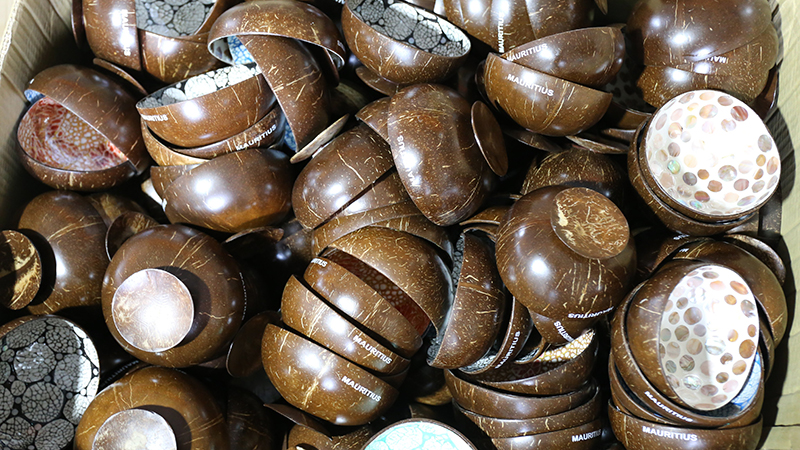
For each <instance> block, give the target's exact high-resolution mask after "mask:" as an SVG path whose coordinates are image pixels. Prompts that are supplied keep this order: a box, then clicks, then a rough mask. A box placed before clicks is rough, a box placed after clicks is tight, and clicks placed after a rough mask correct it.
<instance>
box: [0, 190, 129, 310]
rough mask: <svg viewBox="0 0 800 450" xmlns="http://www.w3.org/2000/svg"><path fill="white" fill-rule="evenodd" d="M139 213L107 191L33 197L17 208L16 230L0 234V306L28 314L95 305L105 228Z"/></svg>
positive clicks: (103, 257)
mask: <svg viewBox="0 0 800 450" xmlns="http://www.w3.org/2000/svg"><path fill="white" fill-rule="evenodd" d="M142 212H143V210H142V209H141V207H139V206H138V205H136V204H135V203H134V202H132V201H130V200H127V199H122V198H121V197H117V196H114V195H111V194H108V193H102V194H92V195H90V196H82V195H80V194H78V193H76V192H70V191H49V192H45V193H44V194H40V195H38V196H36V197H34V198H33V199H32V200H31V201H30V202H28V203H27V204H26V205H25V206H24V208H23V209H22V212H21V214H20V216H19V219H18V221H17V224H16V228H17V229H16V230H6V231H3V232H2V233H0V235H2V240H3V245H2V247H0V248H2V251H0V253H1V255H0V263H2V264H3V268H4V271H5V273H6V274H5V275H4V276H3V277H0V285H2V291H0V303H2V304H3V305H4V306H6V307H8V308H11V309H17V310H18V309H22V308H24V307H28V309H29V311H30V312H31V313H33V314H52V313H55V312H57V311H60V310H62V309H67V308H73V307H80V306H95V305H98V304H99V303H100V291H101V287H102V278H103V273H105V270H106V267H107V266H108V261H109V258H108V256H107V253H106V241H107V233H108V227H109V226H110V225H111V224H112V223H113V222H114V221H115V220H116V219H117V218H118V217H119V216H122V215H125V214H127V213H136V214H139V213H142ZM64 230H70V232H69V233H64Z"/></svg>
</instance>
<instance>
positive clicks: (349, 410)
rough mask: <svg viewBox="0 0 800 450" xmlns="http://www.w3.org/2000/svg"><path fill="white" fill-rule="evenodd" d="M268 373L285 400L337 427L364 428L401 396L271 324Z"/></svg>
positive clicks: (265, 356) (265, 351)
mask: <svg viewBox="0 0 800 450" xmlns="http://www.w3.org/2000/svg"><path fill="white" fill-rule="evenodd" d="M262 359H263V362H264V369H265V370H266V371H267V375H269V378H270V381H272V383H273V385H275V388H276V389H277V390H278V392H279V393H280V394H281V395H282V396H283V398H284V399H286V401H287V402H289V403H290V404H292V405H294V406H296V407H297V408H300V409H302V410H303V411H306V412H307V413H309V414H312V415H314V416H316V417H319V418H321V419H324V420H327V421H329V422H331V423H334V424H337V425H350V426H352V425H363V424H365V423H367V422H370V421H372V420H374V419H376V418H377V417H378V416H379V415H380V414H381V413H383V412H384V411H385V410H386V409H387V408H388V407H389V406H391V404H392V403H394V400H395V399H396V398H397V394H398V392H397V390H396V389H395V388H394V387H392V386H391V385H390V384H389V383H387V382H385V381H383V380H381V379H380V378H378V377H376V376H374V375H372V374H371V373H369V372H367V371H366V370H364V369H362V368H360V367H358V366H357V365H355V364H352V363H349V362H347V361H346V360H345V359H344V358H342V357H340V356H337V355H336V354H335V353H333V352H331V351H330V350H327V349H325V348H324V347H320V346H319V345H317V344H314V343H313V342H311V341H310V340H308V339H306V338H303V337H301V336H298V335H297V334H295V333H292V332H291V331H288V330H285V329H283V328H280V327H277V326H275V325H272V324H270V325H267V329H266V330H265V331H264V339H263V343H262Z"/></svg>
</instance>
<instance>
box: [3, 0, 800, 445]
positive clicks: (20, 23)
mask: <svg viewBox="0 0 800 450" xmlns="http://www.w3.org/2000/svg"><path fill="white" fill-rule="evenodd" d="M99 1H103V0H99ZM619 1H620V0H611V1H610V2H609V3H610V6H611V8H610V9H611V10H612V11H613V10H614V6H615V5H614V3H616V2H619ZM622 1H623V2H630V1H631V0H622ZM71 8H72V0H0V30H3V29H5V33H4V34H3V35H2V40H0V108H2V112H0V227H2V228H7V227H9V226H10V221H11V220H12V217H11V216H12V214H13V212H14V211H16V210H17V209H18V207H19V206H20V205H22V204H23V203H24V202H26V201H28V200H30V199H31V198H32V197H33V196H34V195H36V194H37V193H39V192H41V191H43V190H44V188H43V186H42V185H41V184H39V183H37V182H35V181H34V180H33V179H32V178H31V177H30V176H29V175H28V174H27V173H26V172H25V170H24V169H23V168H22V166H21V165H20V164H19V162H18V159H17V155H16V154H15V152H16V150H15V143H14V128H15V126H16V123H17V120H18V118H19V114H20V112H21V111H22V110H23V109H24V108H25V105H26V100H25V96H24V95H23V91H24V89H25V86H26V85H27V82H28V80H30V79H31V78H32V77H33V76H34V75H35V74H36V73H38V72H40V71H41V70H43V69H45V68H47V67H50V66H52V65H55V64H61V63H65V62H74V61H77V60H78V59H79V55H78V52H77V49H76V48H75V44H74V43H73V38H72V32H71V25H70V21H71V19H70V11H71ZM775 22H776V23H777V24H779V31H778V33H779V36H780V37H781V39H782V44H783V48H782V56H783V62H782V64H781V68H780V84H779V91H780V93H779V103H778V105H779V108H778V111H777V112H776V114H774V115H773V116H772V118H771V119H770V121H769V123H768V125H769V126H770V129H771V131H772V133H773V136H774V138H775V140H776V141H777V142H778V145H779V147H780V148H781V152H782V158H783V175H782V180H781V190H782V193H783V196H784V201H783V209H782V225H781V234H782V235H783V242H778V244H779V246H784V245H785V249H788V251H789V252H790V253H791V254H792V255H795V257H794V259H793V260H791V263H792V269H793V270H792V273H795V272H796V271H798V270H800V263H797V260H798V257H797V256H796V255H798V254H800V193H797V192H795V189H794V188H793V186H794V184H795V170H796V168H795V156H794V155H795V154H794V141H795V140H797V141H798V142H800V47H799V46H800V2H798V1H795V0H779V1H778V4H777V9H776V16H775ZM787 262H789V261H788V260H787ZM795 283H796V282H795V279H794V276H793V275H792V278H791V279H790V280H787V299H789V301H790V305H789V310H790V313H791V314H792V317H791V319H792V320H793V323H792V325H791V326H790V328H789V333H788V337H787V338H785V339H784V343H783V344H782V345H781V347H780V348H779V349H778V351H777V355H778V356H777V362H776V367H775V369H774V372H773V375H772V378H771V379H770V381H769V383H768V385H769V387H768V391H767V392H768V397H767V400H766V401H765V404H764V419H765V429H764V436H765V441H764V444H763V448H765V449H800V336H798V334H800V325H798V324H797V322H798V317H797V316H796V315H794V311H795V308H794V298H795V293H794V286H795Z"/></svg>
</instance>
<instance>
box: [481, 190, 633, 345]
mask: <svg viewBox="0 0 800 450" xmlns="http://www.w3.org/2000/svg"><path fill="white" fill-rule="evenodd" d="M586 208H589V209H591V211H592V212H591V214H592V217H593V219H592V224H599V223H602V224H603V225H602V226H601V227H600V228H597V229H594V230H592V227H593V225H592V224H590V223H589V222H586V221H585V219H584V218H585V217H586V214H587V213H586V212H585V211H586ZM579 211H584V212H579ZM601 216H602V217H605V219H603V220H600V219H599V217H601ZM545 242H546V244H545ZM635 266H636V251H635V247H634V245H633V239H631V237H630V231H629V229H628V224H627V221H626V219H625V217H624V216H623V215H622V213H621V212H620V211H619V209H618V208H617V207H616V206H615V205H614V204H613V203H612V202H611V201H610V200H609V199H608V198H606V197H605V196H603V195H602V194H600V193H597V192H595V191H592V190H590V189H587V188H566V187H562V186H559V187H547V188H543V189H539V190H536V191H533V192H531V193H529V194H526V195H525V196H523V197H522V198H521V199H520V200H518V201H517V202H516V203H515V204H514V205H513V206H512V207H511V209H510V210H509V211H508V213H507V214H506V217H505V221H504V223H503V224H502V225H501V226H500V229H499V230H498V234H497V267H498V269H499V271H500V276H501V277H502V278H503V281H504V282H505V284H506V287H508V289H509V291H511V293H512V294H513V295H514V297H516V298H517V299H518V300H519V301H520V302H522V303H523V304H524V305H525V306H527V307H528V308H529V309H530V310H531V311H532V312H535V313H537V314H540V315H542V316H545V317H548V318H550V319H552V320H554V321H567V320H569V321H576V322H577V321H582V322H583V327H584V328H588V327H590V326H591V325H592V324H593V323H594V322H596V321H597V320H598V319H599V318H600V317H601V316H603V315H605V314H608V313H609V312H610V311H611V310H612V309H613V308H614V306H615V305H616V304H617V303H619V301H620V300H621V299H622V297H623V296H624V295H625V292H626V291H627V289H629V287H630V284H631V282H632V280H633V276H634V273H635ZM564 267H569V268H570V269H569V271H570V274H569V275H565V274H562V272H561V269H559V268H564ZM578 273H585V275H578ZM590 274H591V275H590ZM601 274H602V275H601ZM564 276H569V277H570V279H573V280H574V282H573V283H570V284H569V286H568V289H566V290H562V289H563V288H564V286H563V284H562V283H561V281H562V280H563V277H564ZM595 277H597V278H595ZM600 280H602V282H600ZM567 340H569V339H567Z"/></svg>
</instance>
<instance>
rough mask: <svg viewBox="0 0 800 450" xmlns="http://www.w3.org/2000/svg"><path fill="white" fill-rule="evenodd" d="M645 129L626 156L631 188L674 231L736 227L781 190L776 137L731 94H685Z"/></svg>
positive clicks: (704, 92)
mask: <svg viewBox="0 0 800 450" xmlns="http://www.w3.org/2000/svg"><path fill="white" fill-rule="evenodd" d="M640 129H643V131H641V132H640V133H638V135H637V136H636V139H634V141H633V142H632V144H631V148H632V151H631V154H630V155H629V159H628V169H629V172H630V175H631V179H632V181H633V185H634V187H636V189H637V191H639V192H640V195H642V197H644V198H645V200H646V201H647V202H648V204H651V205H654V206H651V209H653V210H654V211H655V212H656V214H657V215H658V216H659V218H660V219H661V220H662V221H663V222H664V223H665V224H666V225H667V226H668V227H670V228H672V229H674V230H683V231H685V232H690V233H692V234H714V233H716V232H719V231H724V230H725V229H730V228H732V227H733V226H735V225H736V224H738V223H741V222H742V221H744V220H746V219H747V218H748V217H749V216H751V215H752V214H753V213H754V211H756V210H757V209H758V208H760V207H761V206H762V205H763V204H764V203H766V202H767V200H769V198H770V197H771V196H772V194H773V193H774V191H775V189H776V188H777V184H778V181H779V178H780V157H779V155H778V150H777V146H776V144H775V142H774V140H773V139H772V136H771V135H770V134H769V131H768V130H767V129H766V126H764V124H763V122H762V121H761V119H760V118H759V117H758V116H757V115H756V114H755V112H754V111H753V110H752V109H750V108H749V107H748V106H747V105H745V104H744V103H742V102H740V101H739V100H737V99H735V98H733V97H731V96H729V95H726V94H724V93H722V92H718V91H692V92H688V93H686V94H682V95H680V96H678V97H675V98H674V99H672V100H670V101H669V102H668V103H667V104H666V105H664V107H662V108H661V109H659V110H658V111H657V112H656V114H655V115H654V119H653V120H652V121H650V122H649V123H643V124H642V125H641V126H640ZM652 197H656V198H652ZM662 205H663V206H662Z"/></svg>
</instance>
